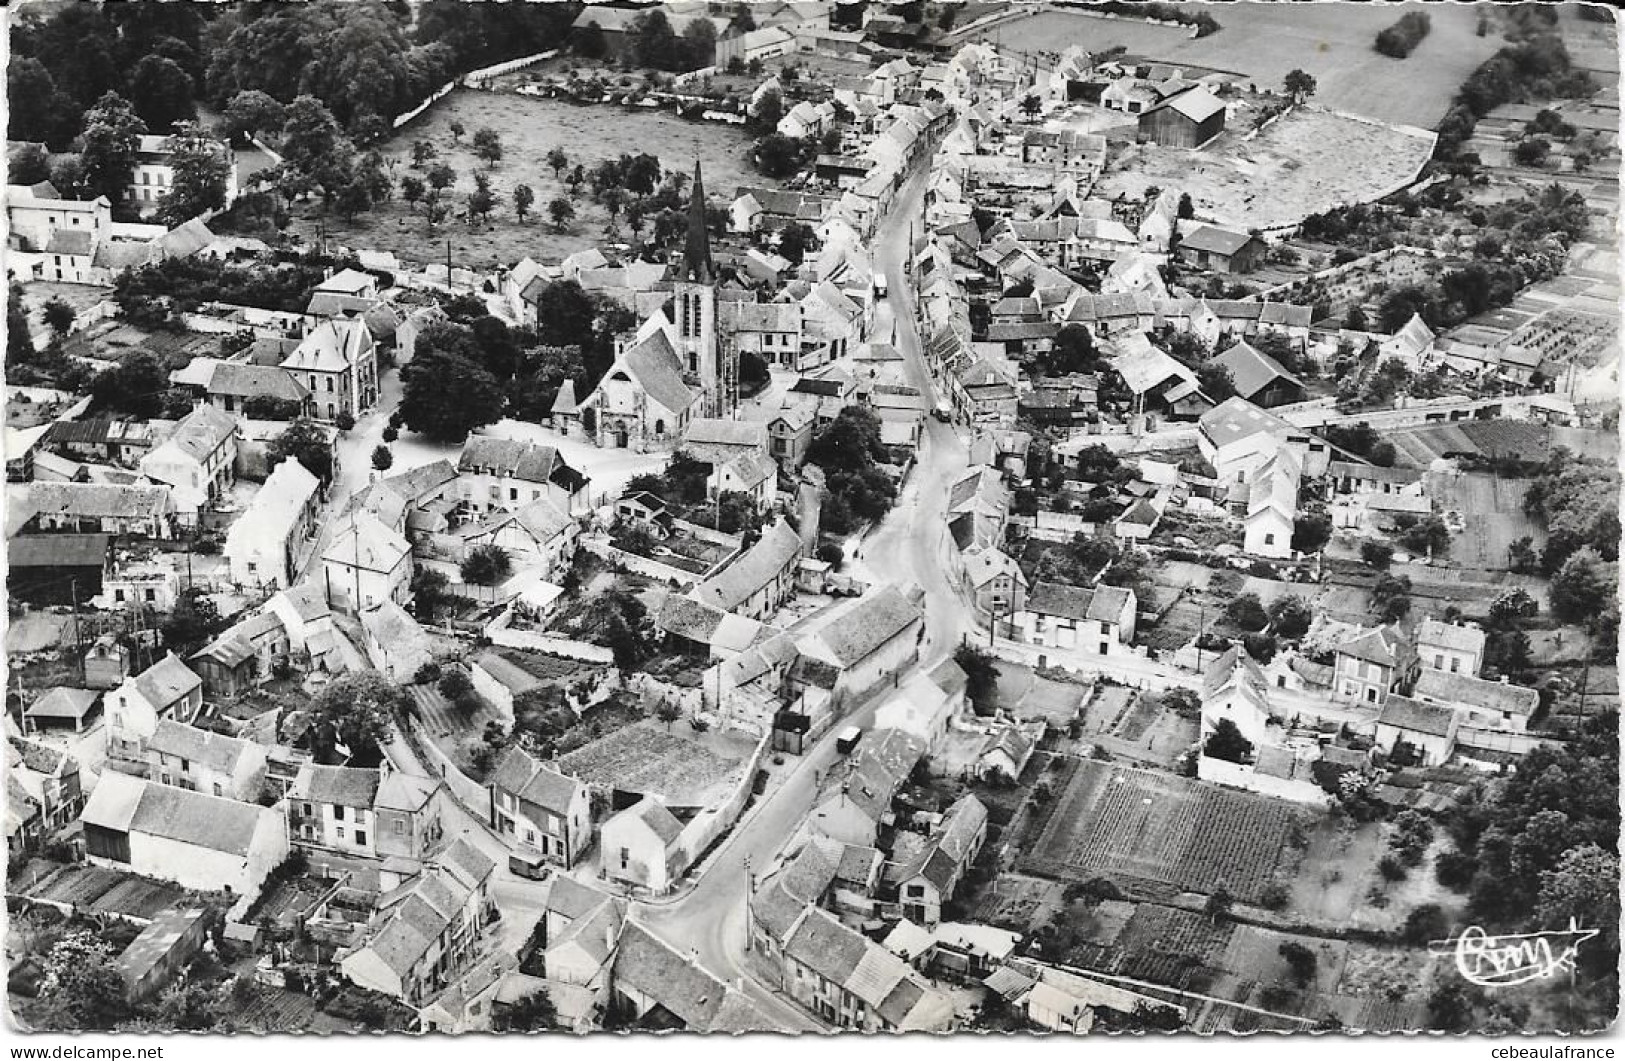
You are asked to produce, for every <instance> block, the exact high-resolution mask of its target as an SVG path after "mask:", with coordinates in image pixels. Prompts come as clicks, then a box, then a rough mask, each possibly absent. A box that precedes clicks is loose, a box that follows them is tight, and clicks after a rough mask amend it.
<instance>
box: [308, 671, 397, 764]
mask: <svg viewBox="0 0 1625 1061" xmlns="http://www.w3.org/2000/svg"><path fill="white" fill-rule="evenodd" d="M401 702H402V701H401V691H400V689H399V688H397V687H396V685H395V684H394V683H393V682H391V681H389V679H387V678H385V677H384V676H383V675H381V674H379V673H378V672H377V671H354V672H351V673H349V674H345V675H342V676H340V677H338V678H336V679H335V680H333V681H331V682H329V683H328V684H327V685H326V686H324V687H323V688H322V691H321V692H319V693H317V694H316V698H315V699H314V700H313V701H311V705H310V713H311V745H312V749H313V750H314V751H315V752H316V757H317V759H318V761H321V762H330V761H331V760H332V758H333V756H334V754H335V753H336V752H337V751H338V749H339V746H340V745H343V746H344V747H345V748H347V749H349V751H350V755H351V757H352V758H354V759H359V760H361V761H364V762H377V761H378V759H379V758H381V753H380V751H379V747H380V745H381V744H383V743H384V742H386V741H387V740H389V736H390V730H391V729H392V728H393V726H394V724H395V714H396V712H397V711H399V710H400V707H401Z"/></svg>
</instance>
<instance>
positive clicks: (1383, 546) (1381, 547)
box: [1360, 542, 1394, 571]
mask: <svg viewBox="0 0 1625 1061" xmlns="http://www.w3.org/2000/svg"><path fill="white" fill-rule="evenodd" d="M1360 559H1361V560H1362V561H1364V562H1365V563H1366V564H1368V565H1369V566H1371V567H1374V568H1376V569H1377V570H1378V571H1386V570H1388V565H1389V564H1391V563H1393V562H1394V547H1393V546H1392V545H1389V544H1388V543H1387V542H1361V543H1360Z"/></svg>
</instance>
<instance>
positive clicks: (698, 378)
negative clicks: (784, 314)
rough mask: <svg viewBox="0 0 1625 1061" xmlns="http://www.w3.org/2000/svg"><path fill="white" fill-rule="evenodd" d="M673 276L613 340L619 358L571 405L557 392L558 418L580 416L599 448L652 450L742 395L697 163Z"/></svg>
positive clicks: (728, 410) (729, 409) (729, 410)
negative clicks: (723, 324)
mask: <svg viewBox="0 0 1625 1061" xmlns="http://www.w3.org/2000/svg"><path fill="white" fill-rule="evenodd" d="M668 280H669V282H670V284H671V289H672V299H671V302H670V303H669V306H668V308H667V309H663V310H661V311H660V312H658V313H656V314H654V315H653V316H651V317H650V318H649V319H648V320H646V321H644V322H643V324H642V325H641V326H640V327H639V328H638V329H637V331H636V332H634V333H632V334H631V335H629V336H620V337H617V339H616V351H615V363H614V364H612V365H611V366H610V368H609V371H608V372H606V373H604V378H603V379H602V380H600V381H599V382H598V386H597V387H595V388H594V389H593V391H592V393H591V394H588V395H587V396H586V397H585V398H583V399H581V401H580V402H579V403H578V404H575V405H574V406H573V407H572V406H571V405H570V397H568V396H566V395H564V394H563V393H561V394H560V402H559V403H558V404H555V406H554V409H553V412H554V415H555V416H556V417H559V418H560V419H563V420H566V421H577V422H579V423H580V425H581V427H582V429H583V430H585V431H586V432H587V433H588V434H589V435H590V436H591V437H593V438H594V439H596V441H597V443H598V445H600V446H605V447H612V448H632V449H647V448H654V447H660V446H667V445H671V444H673V443H676V442H678V441H679V440H681V439H682V437H683V435H684V434H685V433H686V432H687V429H688V425H689V423H690V422H691V421H693V420H695V419H698V418H701V417H728V416H731V415H732V414H733V411H734V408H735V407H736V406H737V404H738V400H739V352H738V350H737V349H735V346H734V343H733V342H731V341H730V340H729V339H728V338H727V337H722V336H719V335H718V333H717V271H716V267H715V266H714V265H713V264H712V262H711V239H710V236H709V235H708V234H707V231H706V225H705V184H704V182H703V179H702V178H701V175H700V166H699V163H697V162H696V163H695V165H694V183H693V187H692V189H691V197H690V200H689V209H688V235H687V239H686V242H685V244H684V247H683V254H682V257H681V259H679V260H677V261H675V262H673V264H672V267H671V271H670V274H669V276H668Z"/></svg>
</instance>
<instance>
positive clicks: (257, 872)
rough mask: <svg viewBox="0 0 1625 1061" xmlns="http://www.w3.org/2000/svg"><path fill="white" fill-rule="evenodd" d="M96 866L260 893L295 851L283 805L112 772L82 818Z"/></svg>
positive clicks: (195, 886) (211, 887)
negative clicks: (290, 849)
mask: <svg viewBox="0 0 1625 1061" xmlns="http://www.w3.org/2000/svg"><path fill="white" fill-rule="evenodd" d="M79 820H80V822H81V823H82V824H83V825H84V829H85V853H86V855H87V856H88V857H89V859H90V862H91V864H92V865H97V866H103V867H106V868H109V869H118V870H126V871H129V872H132V873H138V874H141V875H142V876H146V877H156V878H158V879H159V880H168V881H174V882H175V883H176V884H179V885H181V886H182V887H185V888H192V889H195V890H197V891H202V892H218V891H221V890H225V891H228V892H230V893H232V894H234V895H253V894H255V893H256V892H257V891H258V890H259V887H260V885H261V884H262V883H263V882H264V880H265V878H266V876H267V875H268V874H269V873H270V872H271V870H273V869H274V868H276V867H277V866H278V865H281V863H282V861H283V859H285V858H287V856H288V833H287V826H286V824H285V823H284V821H283V818H282V814H281V812H279V811H277V810H275V809H273V808H271V807H261V806H259V805H257V804H254V803H242V802H239V801H237V800H234V799H227V798H225V797H223V796H213V795H208V794H206V793H202V792H193V791H191V790H189V789H184V788H177V787H175V786H173V785H161V784H155V783H152V782H148V781H143V780H141V779H140V778H136V777H131V776H130V775H128V774H121V773H119V772H117V771H115V770H108V771H104V772H103V774H102V777H101V780H100V781H99V782H97V784H96V788H95V790H94V791H93V792H91V794H90V800H89V801H88V802H87V803H86V804H85V810H84V813H83V814H82V815H80V818H79Z"/></svg>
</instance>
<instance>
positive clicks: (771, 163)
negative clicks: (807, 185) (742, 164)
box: [752, 133, 802, 179]
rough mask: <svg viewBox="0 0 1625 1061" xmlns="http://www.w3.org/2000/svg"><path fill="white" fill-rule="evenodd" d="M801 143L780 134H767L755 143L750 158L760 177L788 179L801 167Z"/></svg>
mask: <svg viewBox="0 0 1625 1061" xmlns="http://www.w3.org/2000/svg"><path fill="white" fill-rule="evenodd" d="M801 155H802V143H801V141H799V140H794V139H792V138H790V137H788V136H785V135H783V134H782V133H769V134H767V135H766V136H764V137H762V138H761V139H760V140H758V141H756V147H755V150H754V151H753V152H752V156H753V157H754V159H755V161H756V168H757V169H758V170H759V171H761V174H762V176H764V177H772V178H774V179H778V178H782V177H788V176H790V175H791V174H792V173H794V172H795V171H796V170H797V169H799V168H800V166H801Z"/></svg>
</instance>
